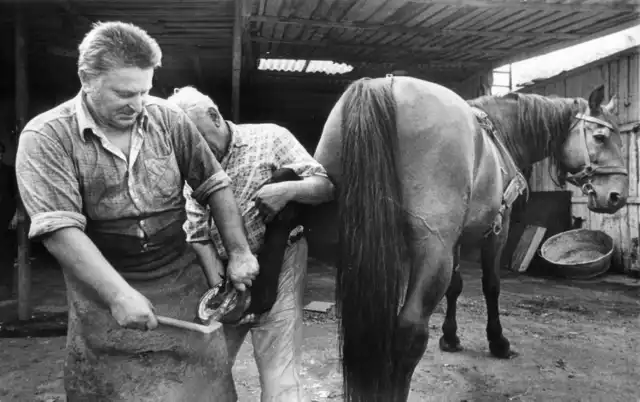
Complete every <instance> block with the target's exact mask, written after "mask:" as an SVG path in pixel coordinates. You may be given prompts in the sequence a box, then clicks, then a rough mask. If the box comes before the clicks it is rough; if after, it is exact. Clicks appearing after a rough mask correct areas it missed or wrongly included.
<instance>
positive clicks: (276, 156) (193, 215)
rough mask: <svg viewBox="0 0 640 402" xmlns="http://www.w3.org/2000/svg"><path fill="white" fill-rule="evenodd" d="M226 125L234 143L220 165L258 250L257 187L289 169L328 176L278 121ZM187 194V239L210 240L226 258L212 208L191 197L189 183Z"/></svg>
mask: <svg viewBox="0 0 640 402" xmlns="http://www.w3.org/2000/svg"><path fill="white" fill-rule="evenodd" d="M227 124H228V125H229V128H230V129H231V144H230V145H229V152H227V154H226V155H225V156H224V158H223V159H222V162H221V165H222V168H223V169H224V170H225V171H226V172H227V174H228V175H229V177H230V178H231V188H232V190H233V194H234V195H235V198H236V202H237V203H238V207H239V208H240V213H241V214H242V217H243V219H244V224H245V228H246V232H247V239H248V241H249V246H250V247H251V251H252V252H253V253H257V252H258V251H259V249H260V246H262V243H263V241H264V233H265V230H266V225H265V223H264V220H263V218H262V216H260V213H259V211H258V209H257V208H256V206H255V204H254V201H255V198H256V194H257V193H258V190H260V188H261V187H262V186H263V185H264V184H265V182H266V181H267V180H269V179H270V178H271V174H272V173H273V171H275V170H278V169H281V168H290V169H293V170H294V171H295V172H296V174H298V175H299V176H300V177H309V176H313V175H321V176H325V177H326V172H325V170H324V168H323V167H322V165H320V164H319V163H318V162H317V161H316V160H315V159H313V157H312V156H311V155H309V153H308V152H307V151H306V150H305V149H304V147H303V146H302V145H301V144H300V143H299V142H298V140H296V138H295V137H294V136H293V134H291V132H289V131H288V130H287V129H286V128H284V127H280V126H278V125H275V124H242V125H235V124H233V123H231V122H227ZM184 196H185V198H186V200H187V218H188V219H187V221H186V222H185V224H184V226H183V227H184V230H185V232H186V234H187V241H190V242H199V241H207V240H211V241H212V242H213V244H214V246H215V248H216V250H217V251H218V255H219V256H220V258H222V259H226V258H227V253H226V250H225V248H224V245H223V243H222V238H221V237H220V233H219V232H218V229H217V228H216V226H215V223H214V222H213V220H212V218H211V216H210V213H209V208H208V207H207V206H202V205H200V204H199V203H198V202H197V201H195V200H194V199H193V198H192V197H191V188H190V187H189V186H188V185H187V186H185V189H184ZM296 230H300V228H297V229H296Z"/></svg>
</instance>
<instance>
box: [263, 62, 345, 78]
mask: <svg viewBox="0 0 640 402" xmlns="http://www.w3.org/2000/svg"><path fill="white" fill-rule="evenodd" d="M258 70H263V71H284V72H291V73H301V72H305V73H323V74H327V75H335V74H346V73H349V72H351V71H353V66H351V65H349V64H345V63H335V62H333V61H328V60H296V59H264V58H261V59H260V61H259V63H258Z"/></svg>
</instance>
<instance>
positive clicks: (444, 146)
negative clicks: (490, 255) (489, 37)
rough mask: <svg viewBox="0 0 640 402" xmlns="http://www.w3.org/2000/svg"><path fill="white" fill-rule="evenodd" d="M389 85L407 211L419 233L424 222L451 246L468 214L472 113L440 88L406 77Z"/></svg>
mask: <svg viewBox="0 0 640 402" xmlns="http://www.w3.org/2000/svg"><path fill="white" fill-rule="evenodd" d="M394 80H395V84H394V95H395V97H396V100H397V111H398V118H397V124H398V148H399V149H398V163H399V174H398V175H399V177H400V180H402V183H403V189H404V199H405V204H406V207H407V209H408V210H409V211H411V213H412V214H414V215H415V216H416V217H417V219H413V221H414V225H416V230H418V232H419V233H421V232H422V231H424V229H425V223H426V224H428V225H429V226H430V227H431V229H433V230H437V231H438V232H440V233H441V235H442V237H443V238H447V239H449V240H447V241H451V242H455V240H457V237H458V236H459V234H460V229H461V228H462V224H463V221H464V217H465V215H466V212H467V208H468V203H469V198H470V195H471V188H472V180H473V172H474V161H475V155H474V153H475V144H474V130H475V125H474V117H473V115H472V112H471V109H470V108H469V106H468V105H467V103H466V101H465V100H464V99H462V98H461V97H460V96H458V95H457V94H456V93H454V92H453V91H451V90H449V89H447V88H445V87H443V86H440V85H437V84H434V83H430V82H427V81H422V80H417V79H413V78H408V77H400V78H395V79H394ZM414 218H415V217H414ZM425 234H426V233H425Z"/></svg>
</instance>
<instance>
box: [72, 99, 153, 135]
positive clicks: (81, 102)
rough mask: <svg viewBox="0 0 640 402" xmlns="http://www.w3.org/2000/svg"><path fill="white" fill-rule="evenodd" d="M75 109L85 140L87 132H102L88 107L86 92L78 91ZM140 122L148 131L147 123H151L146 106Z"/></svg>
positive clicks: (139, 119) (139, 118)
mask: <svg viewBox="0 0 640 402" xmlns="http://www.w3.org/2000/svg"><path fill="white" fill-rule="evenodd" d="M74 102H75V109H76V118H77V120H78V128H79V129H80V136H81V137H82V140H83V141H86V137H85V135H86V133H87V132H88V131H89V132H92V133H94V134H96V135H98V133H100V132H101V131H100V128H99V127H98V124H97V123H96V121H95V120H94V119H93V116H91V113H90V112H89V109H88V108H87V102H86V99H85V94H84V93H83V92H82V90H81V91H80V92H78V95H76V97H75V99H74ZM138 123H139V124H140V125H141V126H142V129H143V130H142V131H147V125H148V124H149V114H148V113H147V109H146V108H142V113H140V115H139V116H138Z"/></svg>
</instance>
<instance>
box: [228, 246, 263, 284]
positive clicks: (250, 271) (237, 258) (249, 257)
mask: <svg viewBox="0 0 640 402" xmlns="http://www.w3.org/2000/svg"><path fill="white" fill-rule="evenodd" d="M258 272H259V267H258V260H257V259H256V257H255V256H254V255H253V254H252V253H251V251H248V250H247V251H246V252H240V253H229V264H228V265H227V275H228V276H229V279H230V280H231V282H232V283H233V285H234V286H235V288H236V289H238V290H239V291H240V292H244V291H245V290H246V289H247V287H250V286H251V285H252V283H253V281H254V280H255V279H256V277H257V276H258Z"/></svg>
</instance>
